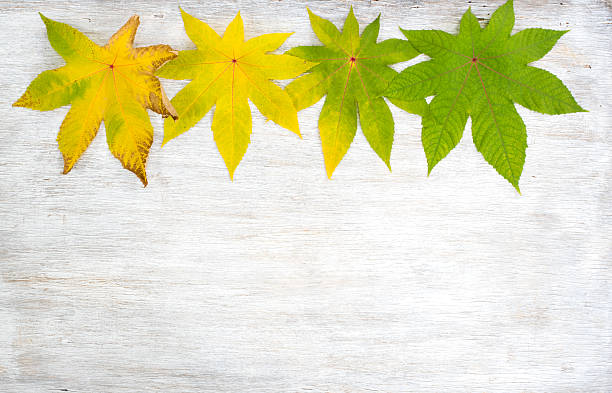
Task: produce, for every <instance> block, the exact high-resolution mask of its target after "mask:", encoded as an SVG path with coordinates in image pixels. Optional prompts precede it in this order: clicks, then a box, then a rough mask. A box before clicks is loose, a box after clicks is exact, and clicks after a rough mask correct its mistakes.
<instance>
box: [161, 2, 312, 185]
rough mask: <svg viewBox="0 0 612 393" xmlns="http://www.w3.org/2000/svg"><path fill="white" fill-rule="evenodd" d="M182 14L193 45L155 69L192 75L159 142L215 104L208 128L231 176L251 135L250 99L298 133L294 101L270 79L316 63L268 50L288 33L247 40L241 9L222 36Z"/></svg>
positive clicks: (168, 74) (170, 74) (185, 76)
mask: <svg viewBox="0 0 612 393" xmlns="http://www.w3.org/2000/svg"><path fill="white" fill-rule="evenodd" d="M181 14H182V16H183V23H184V24H185V30H186V32H187V35H188V36H189V38H191V40H192V41H193V42H194V43H195V44H196V46H197V49H196V50H186V51H181V52H180V53H179V55H178V57H177V58H176V59H174V60H172V61H170V62H168V63H167V64H165V65H164V66H163V67H162V68H160V69H159V70H158V71H157V75H158V76H161V77H163V78H171V79H191V82H189V83H188V84H187V86H185V88H184V89H182V90H181V91H179V92H178V93H177V95H176V96H175V97H174V98H173V99H172V105H173V106H174V107H175V108H176V110H177V111H178V113H179V114H180V117H179V119H178V120H176V119H166V121H165V123H164V141H163V143H164V144H165V143H167V142H168V141H170V140H172V139H174V138H176V137H177V136H179V135H181V134H182V133H184V132H185V131H187V130H189V129H190V128H191V127H193V126H194V125H195V124H196V123H198V122H199V121H200V120H201V119H202V117H204V115H206V113H208V111H210V110H211V108H212V107H213V106H214V105H216V109H215V114H214V118H213V123H212V130H213V134H214V138H215V142H216V144H217V148H218V149H219V152H220V153H221V156H222V157H223V160H224V161H225V164H226V166H227V169H228V171H229V174H230V178H232V179H233V177H234V171H235V170H236V167H237V166H238V164H239V163H240V160H241V159H242V157H243V156H244V154H245V153H246V150H247V147H248V145H249V142H250V138H251V130H252V123H251V110H250V108H249V105H248V100H251V102H253V104H255V106H256V107H257V108H258V109H259V111H260V112H261V113H262V114H263V115H264V116H265V117H266V118H268V119H269V120H272V121H273V122H275V123H277V124H278V125H280V126H282V127H284V128H286V129H288V130H290V131H293V132H295V133H296V134H298V135H299V134H300V130H299V126H298V120H297V111H296V109H295V107H294V105H293V102H292V101H291V99H290V97H289V95H288V94H287V93H286V92H285V91H283V90H282V89H281V88H280V87H278V86H277V85H276V84H274V83H272V82H271V81H270V80H271V79H289V78H295V77H296V76H298V75H300V74H301V73H303V72H304V71H306V70H308V69H309V68H311V67H312V66H313V65H314V64H313V63H310V62H308V61H305V60H302V59H298V58H296V57H293V56H288V55H273V54H268V53H267V52H270V51H273V50H276V49H277V48H278V47H279V46H281V45H282V44H283V42H285V40H286V39H287V38H288V37H289V36H290V35H291V33H288V34H285V33H275V34H265V35H262V36H259V37H255V38H252V39H250V40H248V41H245V40H244V30H243V29H244V28H243V23H242V18H241V17H240V13H238V15H236V17H235V18H234V20H233V21H232V22H231V23H230V24H229V26H228V27H227V29H226V30H225V33H224V34H223V37H221V36H219V35H218V34H217V33H216V32H215V31H214V30H213V29H211V28H210V27H209V26H208V25H207V24H206V23H204V22H202V21H201V20H199V19H197V18H194V17H193V16H191V15H189V14H187V13H186V12H185V11H183V10H181Z"/></svg>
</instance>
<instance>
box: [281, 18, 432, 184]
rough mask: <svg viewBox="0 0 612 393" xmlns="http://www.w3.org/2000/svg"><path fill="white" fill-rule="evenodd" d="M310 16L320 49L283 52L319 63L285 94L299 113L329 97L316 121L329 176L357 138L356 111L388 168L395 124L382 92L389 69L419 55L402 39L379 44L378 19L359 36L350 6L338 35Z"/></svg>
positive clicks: (419, 107) (418, 103)
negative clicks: (391, 65) (289, 97)
mask: <svg viewBox="0 0 612 393" xmlns="http://www.w3.org/2000/svg"><path fill="white" fill-rule="evenodd" d="M308 14H309V15H310V24H311V25H312V29H313V30H314V32H315V34H316V35H317V37H318V38H319V40H320V41H321V42H322V43H323V45H324V46H299V47H296V48H293V49H291V50H289V51H288V52H287V53H288V54H290V55H293V56H297V57H300V58H302V59H305V60H308V61H311V62H316V63H319V64H317V65H316V66H314V67H313V68H312V69H311V70H310V72H309V73H308V74H307V75H304V76H302V77H300V78H298V79H296V80H295V81H293V82H291V83H290V84H289V85H288V86H287V88H286V90H287V92H288V93H289V95H290V96H291V98H292V99H293V102H294V104H295V106H296V108H297V110H302V109H304V108H307V107H309V106H311V105H313V104H315V103H317V102H318V101H319V100H320V99H321V98H322V97H323V96H324V95H327V98H326V99H325V104H324V105H323V109H322V110H321V115H320V117H319V131H320V134H321V144H322V147H323V157H324V160H325V168H326V170H327V176H328V177H329V178H331V176H332V174H333V172H334V170H335V169H336V167H337V166H338V164H339V163H340V161H341V160H342V158H343V157H344V155H345V154H346V152H347V151H348V149H349V146H350V144H351V142H352V141H353V138H354V137H355V133H356V132H357V108H359V119H360V123H361V128H362V131H363V133H364V135H365V137H366V139H367V140H368V142H369V144H370V146H371V147H372V149H373V150H374V151H375V152H376V154H378V156H379V157H380V158H381V159H382V160H383V161H384V162H385V164H387V166H388V167H389V170H390V169H391V164H390V158H391V146H392V145H393V134H394V122H393V117H392V116H391V111H390V110H389V106H388V105H387V103H386V102H385V100H384V99H383V98H381V97H380V93H382V92H383V91H384V90H385V88H386V87H387V84H388V83H389V81H391V79H393V78H394V77H395V75H396V74H397V73H396V72H395V71H394V70H393V69H392V68H390V67H389V65H390V64H394V63H398V62H402V61H406V60H410V59H411V58H413V57H415V56H416V55H418V52H417V51H416V50H414V49H413V48H412V46H411V45H410V43H408V42H407V41H405V40H398V39H389V40H385V41H382V42H380V43H377V42H376V40H377V38H378V30H379V27H380V16H379V17H378V18H376V19H375V20H374V21H373V22H372V23H370V24H369V25H368V26H367V27H366V28H365V29H364V31H363V33H362V35H361V37H360V36H359V25H358V23H357V19H356V18H355V15H354V14H353V8H352V7H351V9H350V11H349V14H348V16H347V18H346V21H345V22H344V27H343V29H342V33H341V32H340V31H338V29H337V28H336V27H335V26H334V25H333V24H332V23H331V22H329V21H327V20H325V19H323V18H321V17H319V16H317V15H315V14H314V13H312V12H311V11H310V10H308ZM391 102H393V103H394V104H396V105H397V106H399V107H400V108H402V109H404V110H407V111H409V112H412V113H421V112H422V111H423V110H424V108H426V103H425V100H424V99H423V98H416V99H414V100H392V101H391Z"/></svg>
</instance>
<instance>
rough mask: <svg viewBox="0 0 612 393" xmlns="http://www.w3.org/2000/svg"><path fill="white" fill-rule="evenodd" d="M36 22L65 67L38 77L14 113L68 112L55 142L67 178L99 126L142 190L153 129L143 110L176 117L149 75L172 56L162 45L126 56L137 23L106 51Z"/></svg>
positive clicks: (63, 27)
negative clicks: (23, 110)
mask: <svg viewBox="0 0 612 393" xmlns="http://www.w3.org/2000/svg"><path fill="white" fill-rule="evenodd" d="M41 18H42V20H43V22H44V23H45V25H46V26H47V35H48V37H49V42H50V43H51V45H52V46H53V48H54V49H55V50H56V51H57V53H59V54H60V55H61V56H62V57H63V58H64V60H65V61H66V65H65V66H63V67H60V68H58V69H55V70H50V71H45V72H43V73H41V74H40V75H39V76H38V77H37V78H36V79H34V81H32V83H31V84H30V86H28V89H27V90H26V92H25V93H24V94H23V95H22V96H21V98H20V99H19V100H17V102H15V103H14V104H13V106H21V107H26V108H31V109H36V110H51V109H55V108H58V107H60V106H63V105H68V104H72V107H71V108H70V111H69V112H68V115H67V116H66V118H65V119H64V122H63V123H62V125H61V127H60V132H59V134H58V137H57V141H58V144H59V149H60V151H61V152H62V155H63V156H64V173H68V172H70V170H71V169H72V167H73V166H74V164H75V163H76V162H77V160H78V159H79V158H80V157H81V155H82V154H83V152H84V151H85V150H86V149H87V147H88V146H89V144H90V143H91V141H92V140H93V138H94V137H95V136H96V133H97V132H98V129H99V128H100V123H101V122H102V120H104V122H105V125H106V139H107V142H108V146H109V148H110V150H111V152H112V153H113V155H114V156H115V157H117V158H118V159H119V161H121V163H122V164H123V166H124V167H125V168H126V169H129V170H130V171H132V172H134V173H135V174H136V175H137V176H138V177H139V178H140V180H141V181H142V183H143V184H144V185H145V186H146V185H147V175H146V172H145V167H146V164H147V157H148V155H149V149H150V147H151V143H152V142H153V127H152V126H151V122H150V121H149V115H148V114H147V111H146V109H145V108H148V109H151V110H153V111H155V112H157V113H160V114H161V115H162V116H164V117H167V116H171V117H173V118H176V117H177V114H176V111H175V110H174V108H173V107H172V105H171V104H170V102H169V100H168V98H167V97H166V95H165V93H164V91H163V89H162V87H161V85H160V83H159V80H158V79H157V77H156V76H155V74H154V72H155V70H156V69H157V68H159V67H160V66H161V65H163V64H164V63H165V62H167V61H168V60H171V59H173V58H175V57H176V52H175V51H173V50H172V48H170V47H169V46H168V45H154V46H148V47H143V48H133V47H132V45H133V43H134V35H135V34H136V29H137V28H138V25H139V23H140V22H139V19H138V16H132V17H131V18H130V19H129V20H128V21H127V23H126V24H125V25H124V26H123V27H122V28H121V29H119V31H117V32H116V33H115V34H114V35H113V36H112V37H111V38H110V40H109V41H108V43H107V44H106V45H105V46H98V45H96V44H95V43H93V42H92V41H91V40H89V38H87V37H86V36H85V35H84V34H82V33H81V32H79V31H78V30H76V29H74V28H72V27H70V26H69V25H67V24H64V23H59V22H55V21H52V20H51V19H49V18H47V17H45V16H43V15H42V14H41Z"/></svg>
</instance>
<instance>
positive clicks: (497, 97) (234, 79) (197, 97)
mask: <svg viewBox="0 0 612 393" xmlns="http://www.w3.org/2000/svg"><path fill="white" fill-rule="evenodd" d="M308 13H309V16H310V22H311V26H312V29H313V30H314V32H315V34H316V35H317V37H318V38H319V40H320V41H321V42H322V43H323V46H299V47H296V48H293V49H291V50H289V51H288V52H286V53H285V54H270V53H269V52H272V51H274V50H276V49H277V48H278V47H280V46H281V45H282V44H283V42H284V41H285V40H286V39H287V38H288V37H289V36H290V35H291V33H275V34H265V35H262V36H259V37H255V38H252V39H249V40H247V41H245V40H244V31H243V22H242V19H241V17H240V13H238V15H237V16H236V17H235V19H234V20H233V21H232V22H231V23H230V24H229V26H228V27H227V29H226V30H225V33H224V34H223V36H220V35H219V34H217V33H216V32H215V31H214V30H213V29H212V28H211V27H210V26H208V25H207V24H206V23H204V22H202V21H201V20H199V19H197V18H195V17H193V16H191V15H189V14H187V13H186V12H185V11H183V10H182V9H181V14H182V17H183V22H184V25H185V30H186V32H187V35H188V36H189V38H190V39H191V40H192V41H193V42H194V44H195V45H196V47H197V49H195V50H185V51H180V52H176V51H174V50H173V49H172V48H171V47H169V46H168V45H155V46H148V47H141V48H134V47H133V41H134V36H135V34H136V29H137V27H138V24H139V19H138V17H137V16H133V17H132V18H130V20H129V21H128V22H127V23H126V24H125V25H124V26H123V27H122V28H121V29H120V30H119V31H117V32H116V33H115V34H114V35H113V36H112V37H111V38H110V40H109V41H108V43H107V44H106V45H105V46H98V45H96V44H95V43H93V42H92V41H91V40H90V39H89V38H87V37H86V36H85V35H84V34H82V33H81V32H79V31H78V30H76V29H74V28H72V27H70V26H69V25H66V24H63V23H59V22H55V21H52V20H50V19H48V18H46V17H45V16H43V15H42V14H41V18H42V20H43V21H44V23H45V25H46V27H47V34H48V37H49V41H50V43H51V45H52V46H53V48H54V49H55V50H56V51H57V52H58V53H59V54H60V55H61V56H62V57H63V58H64V60H65V61H66V65H65V66H63V67H60V68H57V69H54V70H50V71H45V72H43V73H41V74H40V75H39V76H38V77H37V78H36V79H35V80H34V81H33V82H32V83H31V84H30V86H29V87H28V88H27V90H26V92H25V93H24V94H23V96H22V97H21V98H19V100H17V102H15V103H14V106H21V107H28V108H32V109H37V110H51V109H55V108H58V107H60V106H63V105H68V104H72V106H71V108H70V111H69V112H68V114H67V116H66V118H65V119H64V121H63V123H62V125H61V127H60V132H59V135H58V137H57V140H58V143H59V149H60V151H61V152H62V155H63V157H64V173H68V172H69V171H70V170H71V169H72V167H73V166H74V164H75V163H76V162H77V160H78V159H79V157H80V156H81V155H82V154H83V152H84V151H85V150H86V149H87V147H88V146H89V144H90V143H91V141H92V139H93V138H94V137H95V135H96V133H97V131H98V129H99V127H100V123H101V122H102V120H104V122H105V126H106V137H107V141H108V145H109V148H110V150H111V152H112V153H113V155H114V156H115V157H117V158H118V159H119V160H120V161H121V163H122V164H123V166H124V167H125V168H126V169H128V170H130V171H132V172H134V173H135V174H136V175H137V176H138V177H139V178H140V179H141V181H142V182H143V184H144V185H145V186H146V185H147V177H146V172H145V167H146V162H147V157H148V154H149V149H150V147H151V144H152V142H153V128H152V126H151V123H150V120H149V117H148V114H147V112H146V108H148V109H151V110H153V111H155V112H157V113H159V114H161V115H162V116H164V117H166V120H165V123H164V140H163V143H162V144H165V143H167V142H168V141H170V140H172V139H174V138H176V137H177V136H179V135H181V134H182V133H184V132H185V131H187V130H189V129H191V128H192V127H193V126H194V125H196V123H198V122H199V121H200V120H201V119H202V117H204V115H206V113H207V112H209V111H210V110H211V108H212V107H213V106H215V113H214V117H213V122H212V131H213V134H214V139H215V142H216V144H217V147H218V149H219V152H220V153H221V156H222V157H223V160H224V161H225V164H226V166H227V168H228V170H229V174H230V177H231V178H233V175H234V171H235V169H236V167H237V166H238V164H239V163H240V160H241V159H242V157H243V156H244V154H245V152H246V149H247V146H248V144H249V141H250V134H251V129H252V124H251V111H250V108H249V104H248V100H250V101H251V102H252V103H253V104H254V105H255V106H256V107H257V108H258V109H259V111H260V112H261V113H262V114H263V115H264V116H265V117H266V118H268V119H269V120H272V121H274V122H275V123H277V124H279V125H280V126H282V127H284V128H286V129H288V130H290V131H293V132H294V133H296V134H298V135H299V134H300V131H299V125H298V118H297V112H298V111H300V110H302V109H304V108H307V107H309V106H311V105H313V104H315V103H316V102H318V101H319V100H320V99H321V98H322V97H323V96H326V99H325V103H324V104H323V108H322V110H321V114H320V117H319V131H320V136H321V144H322V148H323V157H324V160H325V168H326V170H327V175H328V177H331V176H332V173H333V172H334V170H335V168H336V167H337V166H338V164H339V163H340V161H341V160H342V158H343V157H344V155H345V154H346V152H347V151H348V148H349V146H350V144H351V142H352V141H353V138H354V136H355V133H356V131H357V116H358V115H359V121H360V124H361V129H362V131H363V133H364V135H365V137H366V139H367V141H368V142H369V144H370V146H371V147H372V149H373V150H374V151H375V152H376V154H377V155H378V156H379V157H380V158H381V159H382V160H383V161H384V162H385V164H386V165H387V166H388V167H389V168H391V167H390V156H391V147H392V145H393V136H394V121H393V117H392V115H391V111H390V109H389V107H388V105H387V102H386V101H385V98H383V97H386V98H387V99H388V100H389V101H390V102H391V103H393V104H394V105H396V106H398V107H399V108H401V109H403V110H405V111H408V112H410V113H414V114H418V115H420V116H422V126H423V127H422V137H421V138H422V143H423V148H424V150H425V154H426V157H427V163H428V171H429V172H431V170H432V169H433V168H434V166H435V165H436V164H437V163H438V162H439V161H440V160H442V159H443V158H444V157H445V156H446V155H447V154H448V153H449V152H450V151H451V150H452V149H453V148H454V147H455V146H456V145H457V143H458V142H459V140H460V139H461V137H462V134H463V130H464V128H465V125H466V122H467V119H468V117H471V118H472V136H473V140H474V144H475V145H476V148H477V149H478V151H480V152H481V153H482V155H483V156H484V158H485V159H486V160H487V162H488V163H490V164H491V165H492V166H493V167H494V168H495V169H496V170H497V172H499V174H501V175H502V176H503V177H504V178H506V179H507V180H508V181H509V182H510V183H511V184H512V185H513V186H514V187H515V188H516V190H517V191H519V185H518V184H519V178H520V176H521V172H522V170H523V164H524V162H525V150H526V147H527V143H526V139H527V135H526V129H525V125H524V123H523V121H522V120H521V118H520V116H519V114H518V113H517V111H516V109H515V106H514V103H515V102H516V103H518V104H520V105H522V106H524V107H526V108H529V109H531V110H534V111H537V112H541V113H548V114H561V113H570V112H579V111H584V110H583V109H582V108H581V107H580V106H579V105H578V104H577V103H576V101H575V100H574V98H573V97H572V95H571V93H570V92H569V90H568V89H567V88H566V87H565V86H564V85H563V83H562V82H561V81H560V80H559V79H558V78H557V77H555V76H554V75H552V74H550V73H549V72H547V71H544V70H542V69H539V68H535V67H531V66H529V65H528V64H529V63H530V62H533V61H535V60H538V59H539V58H541V57H542V56H544V55H545V54H546V53H547V52H548V51H550V50H551V49H552V47H553V46H554V45H555V43H556V42H557V40H558V39H559V38H560V37H561V36H562V35H563V34H565V33H566V31H555V30H546V29H537V28H535V29H526V30H523V31H521V32H519V33H517V34H514V35H511V31H512V28H513V26H514V19H515V18H514V10H513V4H512V0H510V1H508V2H507V3H506V4H504V5H502V6H501V7H500V8H499V9H498V10H497V11H495V12H494V14H493V15H492V17H491V20H490V22H489V23H488V25H487V26H486V28H481V26H480V24H479V23H478V20H477V19H476V17H475V16H474V15H473V14H472V12H471V10H468V11H467V12H466V13H465V14H464V15H463V17H462V19H461V22H460V28H459V34H458V35H452V34H449V33H446V32H443V31H440V30H402V32H403V33H404V35H405V36H406V38H407V40H400V39H388V40H384V41H382V42H377V41H378V32H379V24H380V16H379V17H378V18H377V19H376V20H374V21H373V22H372V23H370V24H369V25H367V26H366V27H365V29H364V30H363V32H362V34H361V35H359V25H358V23H357V19H356V18H355V15H354V14H353V10H352V8H351V10H350V12H349V14H348V16H347V18H346V21H345V23H344V26H343V28H342V31H340V30H338V29H337V28H336V26H334V25H333V24H332V23H331V22H329V21H327V20H325V19H323V18H321V17H319V16H317V15H315V14H314V13H312V12H310V10H309V11H308ZM421 53H423V54H425V55H427V56H429V58H430V59H429V60H427V61H423V62H420V63H417V64H415V65H413V66H411V67H408V68H406V69H405V70H403V71H402V72H401V73H399V74H398V73H397V72H396V71H394V70H393V69H392V68H391V67H389V66H390V65H391V64H394V63H399V62H403V61H407V60H410V59H412V58H414V57H416V56H417V55H419V54H421ZM300 75H302V76H300ZM157 76H159V77H162V78H170V79H178V80H184V79H189V80H191V81H190V82H189V83H188V84H187V86H185V88H184V89H182V90H181V91H179V92H178V94H177V95H176V96H175V97H174V98H172V100H171V101H170V100H168V98H167V97H166V95H165V93H164V90H163V89H162V87H161V84H160V82H159V80H158V78H157ZM296 77H298V78H297V79H295V80H294V81H292V82H291V83H290V84H289V85H288V86H287V87H286V88H285V89H281V88H280V87H279V86H277V85H276V84H274V83H273V82H271V80H282V79H292V78H296ZM431 96H433V99H432V100H431V102H430V103H429V104H427V102H426V100H425V98H427V97H431ZM519 192H520V191H519Z"/></svg>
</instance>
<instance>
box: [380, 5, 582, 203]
mask: <svg viewBox="0 0 612 393" xmlns="http://www.w3.org/2000/svg"><path fill="white" fill-rule="evenodd" d="M513 26H514V9H513V6H512V0H510V1H508V2H507V3H505V4H504V5H503V6H501V7H500V8H499V9H497V10H496V11H495V13H493V15H492V17H491V21H490V22H489V24H488V25H487V27H486V28H484V29H482V28H481V27H480V25H479V23H478V20H477V19H476V17H475V16H474V15H473V14H472V12H471V10H468V11H467V12H466V13H465V14H464V15H463V18H462V19H461V24H460V30H459V34H458V35H456V36H455V35H451V34H448V33H445V32H443V31H440V30H411V31H410V30H402V31H403V33H404V35H405V36H406V37H407V38H408V40H410V42H411V43H412V45H413V46H414V47H415V48H416V49H417V50H418V51H420V52H422V53H424V54H426V55H427V56H429V57H431V60H429V61H426V62H422V63H419V64H416V65H414V66H412V67H408V68H407V69H405V70H404V71H402V72H401V73H400V74H399V75H398V76H397V77H396V78H395V79H394V80H393V81H392V82H391V83H390V84H389V87H388V88H387V90H386V91H385V93H384V94H385V95H386V96H388V97H391V98H396V99H401V100H414V99H418V98H423V97H428V96H434V98H433V100H432V101H431V103H430V105H429V109H430V110H429V111H427V112H426V114H425V116H423V121H422V123H423V131H422V135H421V139H422V142H423V147H424V150H425V155H426V156H427V164H428V171H429V173H431V170H432V169H433V168H434V166H435V165H436V164H437V163H438V162H440V160H442V159H443V158H444V157H446V155H447V154H448V153H449V152H450V151H451V150H452V149H453V148H454V147H455V146H456V145H457V143H459V140H460V139H461V136H462V134H463V129H464V128H465V124H466V121H467V119H468V116H470V117H471V118H472V137H473V140H474V144H475V145H476V148H477V149H478V151H480V152H481V153H482V155H483V156H484V158H485V159H486V160H487V162H488V163H489V164H491V165H492V166H493V167H494V168H495V169H496V170H497V172H498V173H499V174H500V175H502V176H503V177H504V178H506V179H507V180H508V181H509V182H510V183H511V184H512V185H513V186H514V187H515V188H516V190H517V191H518V192H519V193H520V189H519V185H518V183H519V178H520V176H521V172H522V170H523V164H524V162H525V150H526V148H527V133H526V129H525V125H524V124H523V121H522V120H521V117H520V116H519V114H518V113H517V111H516V109H515V107H514V104H513V103H514V102H516V103H518V104H520V105H522V106H524V107H526V108H528V109H531V110H534V111H537V112H541V113H548V114H561V113H571V112H580V111H584V109H582V108H581V107H580V106H579V105H578V104H577V103H576V101H575V100H574V98H573V97H572V94H571V93H570V92H569V90H568V89H567V88H566V87H565V85H563V83H562V82H561V81H560V80H559V79H558V78H557V77H556V76H554V75H552V74H551V73H549V72H547V71H544V70H541V69H539V68H535V67H531V66H529V65H528V63H530V62H532V61H535V60H538V59H539V58H541V57H542V56H544V55H545V54H546V53H547V52H548V51H550V49H552V47H553V46H554V45H555V43H556V42H557V40H558V39H559V38H561V36H562V35H563V34H565V33H566V32H567V31H555V30H545V29H526V30H523V31H521V32H519V33H517V34H515V35H512V36H511V35H510V33H511V31H512V28H513Z"/></svg>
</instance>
